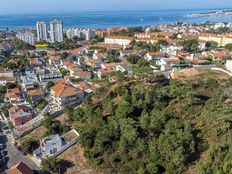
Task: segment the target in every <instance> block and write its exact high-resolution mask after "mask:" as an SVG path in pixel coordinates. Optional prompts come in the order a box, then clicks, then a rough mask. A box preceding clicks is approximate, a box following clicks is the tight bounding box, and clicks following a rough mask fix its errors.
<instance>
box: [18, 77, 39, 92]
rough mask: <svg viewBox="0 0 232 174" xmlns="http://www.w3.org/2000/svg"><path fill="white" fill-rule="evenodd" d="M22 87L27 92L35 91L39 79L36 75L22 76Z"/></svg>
mask: <svg viewBox="0 0 232 174" xmlns="http://www.w3.org/2000/svg"><path fill="white" fill-rule="evenodd" d="M21 81H22V83H21V85H22V87H23V88H24V89H25V90H28V89H33V88H34V87H35V85H36V84H38V79H37V76H36V75H26V76H21Z"/></svg>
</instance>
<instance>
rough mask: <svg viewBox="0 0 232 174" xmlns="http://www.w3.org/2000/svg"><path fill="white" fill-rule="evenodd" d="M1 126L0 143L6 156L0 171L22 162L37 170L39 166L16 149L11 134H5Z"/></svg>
mask: <svg viewBox="0 0 232 174" xmlns="http://www.w3.org/2000/svg"><path fill="white" fill-rule="evenodd" d="M1 128H2V127H1V126H0V144H3V145H4V149H5V157H6V163H5V164H4V167H3V168H2V169H0V173H1V172H3V173H4V172H5V171H6V170H7V169H9V168H10V167H12V166H13V165H15V164H17V163H19V162H24V163H25V164H27V165H28V166H29V167H30V168H31V169H33V170H35V171H38V170H39V167H38V166H37V165H36V164H35V163H34V162H33V161H32V160H31V159H30V158H28V157H27V156H25V155H23V153H22V152H21V151H19V150H18V149H16V148H15V147H14V146H13V145H12V144H11V142H12V140H13V135H12V134H7V135H5V134H4V133H3V132H2V131H1V130H2V129H1Z"/></svg>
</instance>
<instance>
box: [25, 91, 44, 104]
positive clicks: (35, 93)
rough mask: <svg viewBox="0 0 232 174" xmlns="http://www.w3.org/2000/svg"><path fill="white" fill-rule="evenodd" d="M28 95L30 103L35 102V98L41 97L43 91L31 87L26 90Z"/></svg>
mask: <svg viewBox="0 0 232 174" xmlns="http://www.w3.org/2000/svg"><path fill="white" fill-rule="evenodd" d="M27 95H28V97H29V98H30V100H31V101H32V103H34V102H36V101H37V100H39V99H41V98H42V97H43V95H44V92H43V91H42V90H41V89H39V88H38V89H32V90H29V91H28V92H27Z"/></svg>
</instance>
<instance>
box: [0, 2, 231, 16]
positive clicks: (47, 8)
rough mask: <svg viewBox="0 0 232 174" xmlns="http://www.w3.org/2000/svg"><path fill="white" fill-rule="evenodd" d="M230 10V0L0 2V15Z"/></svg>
mask: <svg viewBox="0 0 232 174" xmlns="http://www.w3.org/2000/svg"><path fill="white" fill-rule="evenodd" d="M199 8H200V9H206V8H232V0H0V14H17V13H25V14H26V13H46V12H67V11H77V12H78V11H86V10H87V11H88V10H96V11H101V10H159V9H167V10H169V9H199Z"/></svg>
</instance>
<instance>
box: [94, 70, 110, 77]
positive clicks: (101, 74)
mask: <svg viewBox="0 0 232 174" xmlns="http://www.w3.org/2000/svg"><path fill="white" fill-rule="evenodd" d="M111 72H113V70H112V69H99V70H98V73H97V76H98V78H102V77H105V76H107V75H109V74H110V73H111Z"/></svg>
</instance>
